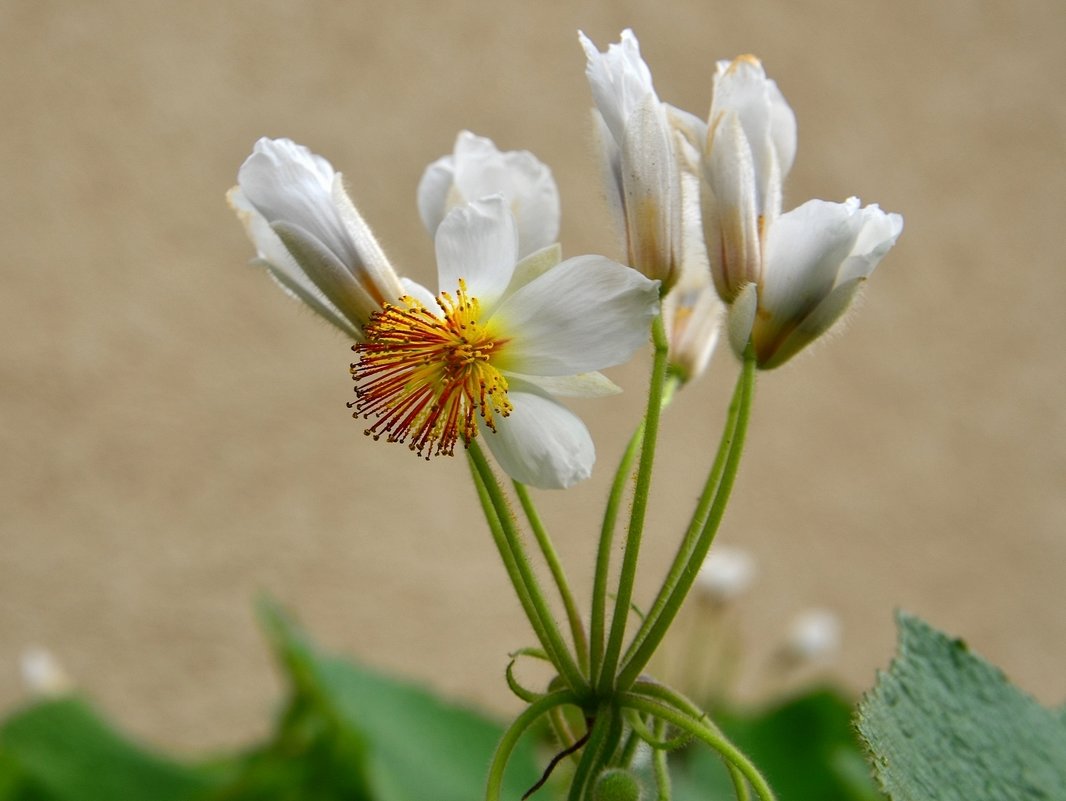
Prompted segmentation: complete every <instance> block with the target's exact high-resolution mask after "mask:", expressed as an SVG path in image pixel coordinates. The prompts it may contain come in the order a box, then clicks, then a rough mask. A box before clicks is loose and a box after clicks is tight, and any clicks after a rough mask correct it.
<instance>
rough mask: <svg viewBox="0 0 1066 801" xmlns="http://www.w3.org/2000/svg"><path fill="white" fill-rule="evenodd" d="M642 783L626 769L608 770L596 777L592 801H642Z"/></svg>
mask: <svg viewBox="0 0 1066 801" xmlns="http://www.w3.org/2000/svg"><path fill="white" fill-rule="evenodd" d="M642 796H643V793H642V792H641V788H640V782H639V781H638V780H637V777H636V776H634V775H633V774H632V773H630V772H629V771H628V770H625V769H624V768H608V769H607V770H605V771H604V772H603V773H601V774H600V775H599V776H597V777H596V783H595V784H594V785H593V786H592V801H640V799H641V797H642Z"/></svg>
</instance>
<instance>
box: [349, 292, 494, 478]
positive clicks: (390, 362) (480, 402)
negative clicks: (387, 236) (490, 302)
mask: <svg viewBox="0 0 1066 801" xmlns="http://www.w3.org/2000/svg"><path fill="white" fill-rule="evenodd" d="M401 301H402V303H403V304H404V305H403V306H394V305H392V304H389V303H386V304H385V306H384V307H383V308H382V309H381V311H378V312H375V313H374V314H372V315H371V317H370V321H369V322H368V323H367V324H366V326H365V327H364V329H363V333H364V335H365V336H366V341H365V342H363V343H360V344H357V345H353V346H352V350H354V351H355V352H356V353H358V354H359V361H358V362H356V363H354V364H352V366H351V371H352V378H353V379H354V380H355V382H356V387H355V394H356V396H357V400H355V401H352V402H350V403H349V404H348V407H349V408H353V409H355V411H354V412H353V414H352V416H353V417H355V418H360V417H362V418H364V419H367V420H369V419H370V418H372V417H373V418H376V419H375V421H374V424H373V425H371V426H370V427H369V428H368V429H366V431H365V432H364V433H365V434H367V435H368V436H372V437H373V438H374V439H380V438H381V437H382V436H385V438H386V440H387V441H388V442H407V441H408V439H410V442H409V444H408V447H409V448H410V449H411V450H413V451H415V452H417V453H418V455H419V456H424V457H425V458H426V459H429V457H430V456H439V455H441V454H444V455H447V456H451V455H452V454H453V453H454V452H455V445H456V443H457V442H458V441H459V440H460V439H462V441H463V444H464V445H468V444H469V443H470V441H471V440H472V439H473V438H474V437H476V436H477V415H478V414H480V415H481V418H482V419H483V420H484V421H485V425H486V426H488V427H489V429H490V430H492V431H495V430H496V416H497V415H499V416H500V417H506V416H507V415H508V414H510V413H511V409H512V406H511V402H510V401H509V400H508V399H507V379H506V378H504V377H503V375H502V374H501V373H500V371H499V370H498V369H496V367H494V366H493V364H492V359H493V355H494V354H497V353H498V352H499V350H500V349H501V348H502V347H503V346H504V345H505V344H507V340H506V339H501V338H500V337H498V336H496V335H494V334H493V333H492V332H491V331H489V330H488V328H487V327H486V326H485V325H484V324H482V323H481V322H479V319H478V318H479V317H480V314H481V304H480V303H478V299H477V298H472V297H470V296H469V295H468V294H467V291H466V282H465V281H463V280H462V279H460V280H459V289H458V291H457V292H456V293H455V297H454V298H453V297H452V296H451V295H449V294H448V293H447V292H442V293H441V294H440V297H438V298H437V305H438V306H440V310H441V312H443V315H442V316H438V315H436V314H434V313H433V312H431V311H430V310H429V309H427V308H426V307H424V306H423V305H422V304H421V303H419V302H418V301H416V300H415V299H414V298H411V297H403V298H401Z"/></svg>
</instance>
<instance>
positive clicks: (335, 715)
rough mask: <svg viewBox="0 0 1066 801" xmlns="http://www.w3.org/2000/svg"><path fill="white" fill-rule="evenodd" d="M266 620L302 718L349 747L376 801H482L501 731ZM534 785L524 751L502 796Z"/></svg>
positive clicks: (275, 614) (277, 620)
mask: <svg viewBox="0 0 1066 801" xmlns="http://www.w3.org/2000/svg"><path fill="white" fill-rule="evenodd" d="M263 617H264V620H265V621H266V625H267V628H268V631H269V632H270V634H271V637H272V639H273V641H274V646H275V649H276V651H277V653H278V657H279V659H280V660H281V662H282V664H283V665H284V666H285V669H286V671H287V673H288V675H289V677H290V680H291V681H292V682H293V685H294V693H295V695H296V697H297V698H298V699H300V702H301V703H302V704H305V705H306V707H307V708H306V709H305V710H304V711H303V712H302V714H304V715H309V716H310V718H309V719H315V716H317V718H318V719H319V720H320V721H325V723H323V724H322V725H324V726H326V728H327V729H328V730H329V731H331V735H330V736H331V737H333V738H341V739H343V740H345V741H346V742H348V743H349V744H350V748H349V750H350V751H351V752H352V753H353V754H354V755H355V756H354V758H356V759H359V760H361V761H362V770H363V771H364V776H365V780H366V789H367V791H368V792H369V794H370V797H371V798H372V799H373V800H374V801H472V799H476V798H478V797H480V796H483V795H484V792H485V779H486V776H487V772H488V765H489V761H490V759H491V757H492V753H493V751H494V749H495V747H496V744H497V742H498V741H499V739H500V737H501V736H502V734H503V729H502V728H501V727H500V726H499V725H497V724H496V723H494V722H493V721H490V720H489V719H487V718H485V717H484V716H482V715H480V714H478V713H475V712H473V711H470V710H468V709H465V708H462V707H459V706H455V705H453V704H448V703H445V702H444V701H442V700H440V699H439V698H437V697H436V696H435V695H432V694H431V693H429V692H427V691H425V690H423V689H421V688H418V687H415V686H413V685H410V684H406V683H403V682H399V681H396V680H395V679H391V678H387V677H385V676H382V675H379V674H377V673H374V672H373V671H370V670H366V669H365V668H361V667H357V666H356V665H354V664H352V663H351V662H349V661H345V660H342V659H338V658H336V657H332V656H327V655H325V654H322V653H321V652H319V651H318V650H317V649H315V648H314V647H313V646H312V645H311V644H310V643H309V642H308V641H307V639H306V638H305V637H304V635H303V634H302V633H301V632H300V631H299V630H298V629H297V628H296V627H295V626H294V625H293V624H292V622H291V621H289V620H288V619H287V618H286V617H285V616H284V615H283V614H281V613H280V612H279V611H278V610H277V609H275V608H273V607H269V606H267V607H264V613H263ZM538 777H539V772H538V770H537V768H536V764H535V761H534V759H533V753H532V746H531V745H530V744H526V745H525V746H524V747H522V748H520V749H519V750H518V751H517V752H516V754H515V756H514V758H513V760H512V763H511V767H510V769H509V770H508V772H507V784H506V785H505V794H506V795H507V796H509V797H519V796H521V795H522V793H523V792H524V791H525V790H526V789H528V788H529V787H530V786H531V785H532V784H533V783H534V782H535V781H536V780H537V778H538ZM346 797H347V796H346ZM350 797H352V798H360V797H362V796H360V795H353V796H350Z"/></svg>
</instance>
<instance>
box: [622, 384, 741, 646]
mask: <svg viewBox="0 0 1066 801" xmlns="http://www.w3.org/2000/svg"><path fill="white" fill-rule="evenodd" d="M742 377H743V373H741V375H740V376H738V377H737V385H736V388H735V389H734V391H733V398H732V400H731V401H730V404H729V413H728V415H727V416H726V423H725V428H724V429H723V430H722V437H721V439H720V440H719V443H718V452H717V454H716V455H715V458H714V464H713V465H712V466H711V471H710V472H709V473H708V474H707V480H706V481H705V482H704V484H703V491H702V492H701V493H700V497H699V500H698V501H697V503H696V508H695V510H694V511H693V512H692V519H691V520H690V521H689V525H688V528H687V529H686V530H685V536H684V537H683V538H682V540H681V544H680V545H679V546H678V549H677V553H676V554H675V555H674V561H673V563H672V564H671V565H670V570H669V572H668V573H667V574H666V578H665V579H664V581H663V585H662V587H660V589H659V593H658V595H656V596H655V600H654V601H653V602H652V605H651V608H650V609H649V610H648V614H647V615H645V617H644V623H643V625H641V627H640V629H638V630H637V633H636V635H635V636H634V637H633V641H632V642H631V643H630V644H629V647H628V649H627V650H626V653H625V656H624V657H623V661H628V660H629V659H630V657H632V655H633V652H634V651H635V650H636V649H637V648H638V647H639V646H640V645H641V643H643V642H644V639H645V637H647V635H648V629H649V628H650V627H651V625H652V623H653V622H654V621H655V619H656V618H658V617H659V615H660V613H661V612H662V610H663V607H664V606H665V605H666V602H667V601H668V600H669V599H670V594H671V593H672V592H673V590H674V587H676V586H677V582H678V579H679V578H680V577H681V574H682V572H684V569H685V566H686V565H687V564H688V562H689V557H690V556H691V555H692V549H693V548H694V547H695V546H696V541H697V540H698V539H699V535H700V532H701V531H702V530H703V526H704V524H705V523H706V522H707V515H708V514H709V512H710V509H711V504H712V503H713V502H714V499H715V496H716V495H717V493H718V487H719V485H720V484H721V481H722V473H723V472H724V471H725V464H726V459H727V458H728V456H729V451H730V450H731V448H732V446H733V437H734V435H735V433H736V428H737V417H738V415H739V412H740V395H741V392H742V391H743V388H742V384H743V382H742V380H741V379H742Z"/></svg>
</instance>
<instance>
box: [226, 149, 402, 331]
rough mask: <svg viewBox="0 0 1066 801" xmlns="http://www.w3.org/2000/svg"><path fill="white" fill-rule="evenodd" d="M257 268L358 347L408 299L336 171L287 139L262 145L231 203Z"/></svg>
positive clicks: (240, 178) (241, 175)
mask: <svg viewBox="0 0 1066 801" xmlns="http://www.w3.org/2000/svg"><path fill="white" fill-rule="evenodd" d="M227 197H228V199H229V202H230V205H231V206H232V207H233V209H234V211H236V212H237V215H238V216H239V217H240V219H241V222H243V223H244V226H245V229H246V231H247V232H248V236H249V238H250V239H251V240H252V243H253V244H254V245H255V246H256V250H257V251H258V258H257V259H256V263H258V264H260V265H261V266H263V267H265V268H266V269H267V271H268V272H269V273H270V275H271V276H273V277H274V278H275V279H276V280H277V282H278V283H279V284H280V285H281V286H282V288H283V289H285V290H286V291H287V292H288V293H289V294H291V295H293V296H294V297H296V298H297V299H299V300H302V301H303V302H304V303H306V304H307V305H308V306H310V307H311V309H313V310H314V311H315V312H316V313H317V314H319V315H320V316H321V317H322V318H323V319H325V320H327V321H328V322H330V323H332V324H333V325H335V326H336V327H337V328H339V329H340V330H341V331H343V332H344V333H346V334H347V335H348V336H349V337H351V338H352V339H354V340H357V341H358V340H361V339H362V329H363V326H364V325H365V324H366V322H367V320H369V319H370V315H371V314H372V313H373V312H375V311H377V310H378V309H380V308H381V307H382V306H383V304H385V303H390V302H396V301H397V300H398V299H399V297H400V296H401V295H402V294H403V293H404V290H403V286H402V285H401V283H400V279H399V277H398V276H397V275H396V272H395V271H394V270H393V268H392V265H391V264H389V260H388V259H387V258H386V257H385V253H384V252H383V251H382V249H381V246H380V245H379V244H378V242H377V240H376V239H375V238H374V235H373V234H372V233H371V231H370V228H369V226H367V224H366V222H365V221H364V220H363V218H362V216H360V214H359V212H358V211H357V210H356V208H355V206H354V205H353V204H352V201H351V199H350V198H349V197H348V194H347V192H345V190H344V180H343V177H342V176H341V174H340V173H338V172H336V171H335V170H334V169H333V167H332V165H331V164H330V163H329V162H328V161H326V159H324V158H322V157H321V156H317V155H315V154H314V153H312V152H311V151H310V150H308V149H307V148H306V147H303V146H302V145H298V144H296V143H295V142H293V141H291V140H289V139H267V138H263V139H260V140H259V141H258V142H256V143H255V148H254V150H253V152H252V155H250V156H249V157H248V158H247V159H246V160H245V162H244V164H242V165H241V168H240V171H239V172H238V174H237V186H235V187H233V189H231V190H230V191H229V194H228V195H227Z"/></svg>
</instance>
